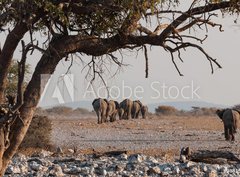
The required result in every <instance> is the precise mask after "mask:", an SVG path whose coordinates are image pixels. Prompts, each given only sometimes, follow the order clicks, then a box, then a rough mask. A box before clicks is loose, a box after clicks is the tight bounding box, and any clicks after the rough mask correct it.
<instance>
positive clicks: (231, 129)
mask: <svg viewBox="0 0 240 177" xmlns="http://www.w3.org/2000/svg"><path fill="white" fill-rule="evenodd" d="M229 134H230V139H231V141H234V140H235V137H234V126H230V128H229Z"/></svg>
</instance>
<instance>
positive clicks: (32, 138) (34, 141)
mask: <svg viewBox="0 0 240 177" xmlns="http://www.w3.org/2000/svg"><path fill="white" fill-rule="evenodd" d="M51 135H52V122H51V120H50V119H49V118H48V117H47V116H38V115H36V116H34V117H33V119H32V123H31V124H30V127H29V129H28V131H27V134H26V136H25V138H24V140H23V142H22V144H21V146H20V148H21V149H25V148H43V149H49V148H51V147H52V143H51Z"/></svg>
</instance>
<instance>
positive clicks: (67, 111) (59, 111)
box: [36, 106, 94, 115]
mask: <svg viewBox="0 0 240 177" xmlns="http://www.w3.org/2000/svg"><path fill="white" fill-rule="evenodd" d="M36 114H38V115H52V114H56V115H72V114H74V115H76V114H84V115H87V114H94V113H93V112H92V111H89V110H88V109H85V108H76V109H72V108H70V107H67V106H56V107H52V108H48V109H43V108H40V107H39V108H37V110H36Z"/></svg>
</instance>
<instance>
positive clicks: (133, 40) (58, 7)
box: [0, 0, 240, 175]
mask: <svg viewBox="0 0 240 177" xmlns="http://www.w3.org/2000/svg"><path fill="white" fill-rule="evenodd" d="M179 2H180V1H178V0H151V1H149V0H141V1H139V0H122V1H119V0H1V1H0V30H1V31H4V32H5V34H6V35H7V36H6V40H5V41H4V44H3V47H2V49H1V52H0V103H4V96H5V95H4V91H5V89H6V82H7V75H8V73H9V68H10V64H11V61H12V58H13V53H14V52H15V51H16V48H17V46H18V45H20V44H22V59H21V62H20V65H19V69H18V73H19V74H18V79H19V82H18V99H17V104H16V105H15V106H14V107H13V108H14V109H13V108H9V109H8V113H9V112H11V114H6V115H5V116H3V117H1V118H0V174H1V175H3V174H4V171H5V169H6V167H7V164H8V163H9V161H10V159H11V158H12V157H13V155H14V154H15V153H16V150H17V149H18V147H19V145H20V143H21V142H22V140H23V138H24V136H25V134H26V131H27V129H28V127H29V124H30V123H31V120H32V116H33V113H34V111H35V109H36V106H37V104H38V102H39V99H40V95H41V93H40V90H41V83H40V82H41V79H40V78H41V74H52V73H53V72H54V70H55V68H56V66H57V64H58V63H59V61H61V60H62V59H65V60H70V61H72V60H73V59H74V57H73V54H76V53H79V54H82V55H84V54H85V55H90V56H92V60H91V61H90V62H88V63H87V64H86V66H87V67H88V68H89V74H90V75H91V76H92V79H93V80H94V79H95V78H96V77H100V78H101V76H102V72H103V69H102V67H103V66H104V65H106V63H108V62H109V61H110V62H111V63H115V64H116V65H118V66H119V67H121V66H122V62H121V60H119V59H118V58H117V57H116V55H115V52H116V51H120V52H124V50H138V51H139V49H143V51H144V54H145V58H146V77H147V76H148V57H147V56H148V55H147V49H148V46H149V45H150V46H159V47H162V48H164V49H165V50H166V51H167V52H169V53H170V57H171V60H172V62H173V64H174V66H175V67H176V69H177V71H178V73H179V74H180V75H182V73H181V72H180V70H179V69H178V67H177V65H176V63H175V59H176V57H177V58H179V59H180V60H182V58H181V51H182V50H184V49H186V48H195V49H198V50H199V51H200V52H201V53H203V54H204V55H205V57H206V59H207V60H208V61H209V63H210V66H211V70H212V72H213V69H214V67H219V68H221V66H220V65H219V63H218V62H217V61H216V60H215V59H214V58H212V57H211V56H209V55H208V53H207V52H206V51H205V50H204V49H203V48H202V47H201V43H202V42H204V40H206V37H205V38H203V39H201V38H199V37H196V36H193V35H191V34H189V33H186V30H188V29H195V28H196V27H197V28H199V29H203V30H204V29H205V30H207V28H209V27H218V29H219V30H220V31H222V26H221V24H217V23H214V22H213V21H212V19H213V18H214V17H215V16H216V14H215V13H214V11H217V10H224V11H225V13H228V12H230V13H238V12H239V7H240V4H239V2H238V1H237V0H226V1H224V0H214V1H213V0H209V1H208V0H193V1H192V4H190V5H189V9H188V10H186V11H181V10H179V9H178V4H179ZM182 3H183V2H182ZM223 13H224V12H223ZM154 20H156V21H157V22H158V25H156V26H152V27H151V28H149V29H148V28H147V26H149V25H150V24H151V21H154ZM144 24H148V25H144ZM39 33H41V34H42V35H46V38H47V40H46V41H45V42H44V43H43V45H41V47H39V46H40V45H38V44H39V42H38V40H37V37H36V36H37V34H39ZM26 35H28V36H30V40H29V41H28V42H27V40H26V38H24V36H26ZM21 41H22V42H21ZM24 41H25V42H24ZM25 43H26V44H25ZM42 46H43V47H42ZM35 50H39V51H40V52H41V53H42V56H41V58H40V60H39V62H38V64H37V66H36V68H35V70H34V72H33V75H32V78H31V79H30V81H29V82H28V84H27V87H26V89H25V90H24V95H23V97H22V95H21V94H22V92H23V90H22V83H23V81H22V79H23V76H24V70H25V67H24V66H25V61H26V58H27V56H28V54H29V52H31V53H30V54H33V53H34V51H35ZM175 53H176V54H175ZM82 60H83V58H82ZM107 61H108V62H107ZM17 112H19V116H18V118H16V119H15V121H13V122H11V125H9V123H8V122H9V119H10V117H9V115H15V114H17Z"/></svg>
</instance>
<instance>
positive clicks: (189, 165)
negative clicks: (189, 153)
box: [186, 161, 194, 168]
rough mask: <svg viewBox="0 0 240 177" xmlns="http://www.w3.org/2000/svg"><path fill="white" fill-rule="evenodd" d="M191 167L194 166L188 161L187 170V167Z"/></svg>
mask: <svg viewBox="0 0 240 177" xmlns="http://www.w3.org/2000/svg"><path fill="white" fill-rule="evenodd" d="M193 165H194V163H193V162H191V161H188V162H187V163H186V167H187V168H189V167H191V166H193Z"/></svg>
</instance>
